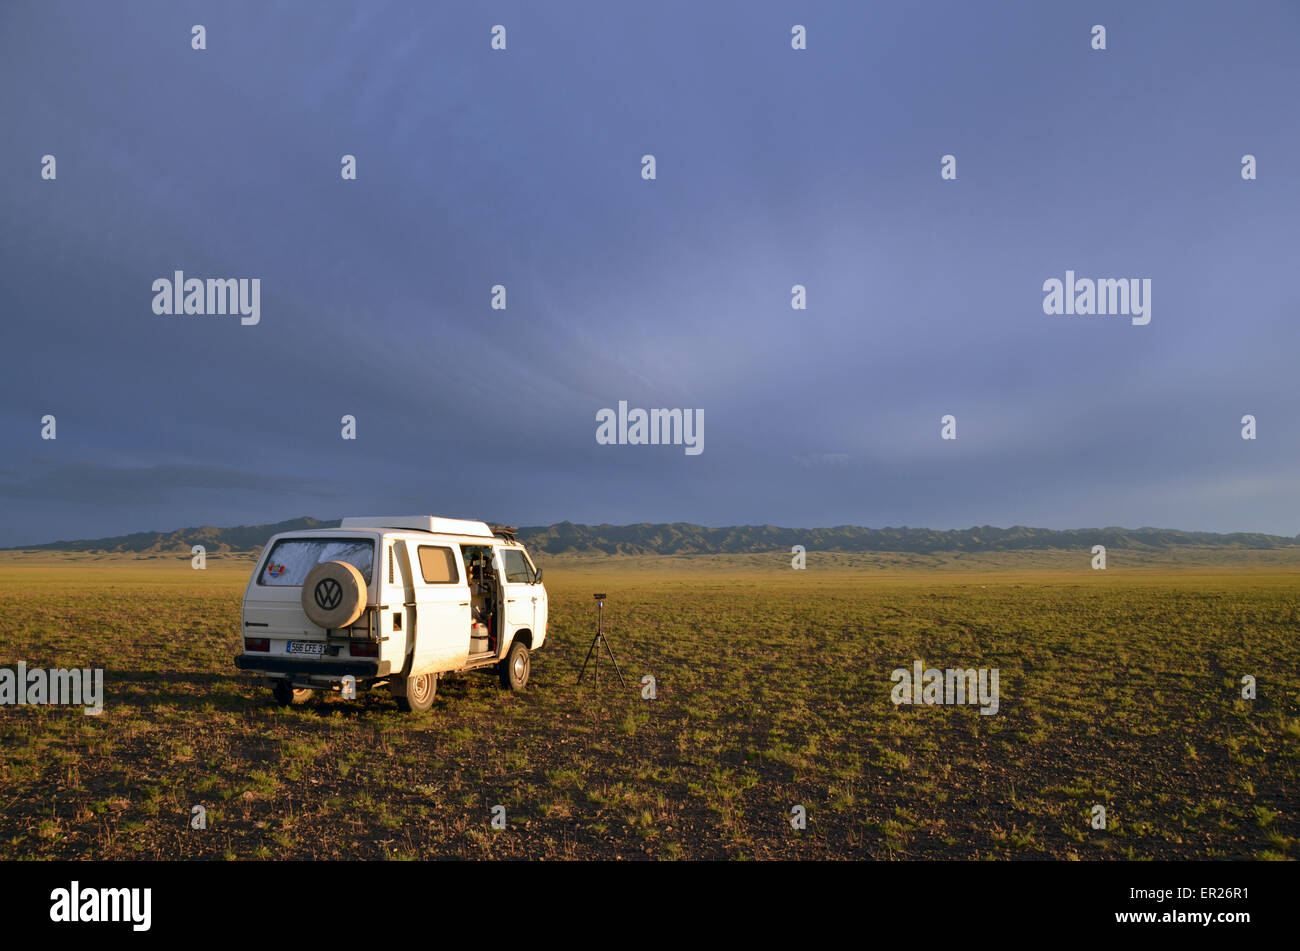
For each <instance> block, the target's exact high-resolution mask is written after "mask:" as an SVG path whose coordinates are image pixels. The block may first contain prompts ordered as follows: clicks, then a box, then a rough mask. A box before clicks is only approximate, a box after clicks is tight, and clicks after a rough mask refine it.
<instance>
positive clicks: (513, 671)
mask: <svg viewBox="0 0 1300 951" xmlns="http://www.w3.org/2000/svg"><path fill="white" fill-rule="evenodd" d="M532 666H533V664H532V659H531V658H530V657H529V656H528V645H527V644H525V643H523V642H522V641H515V642H514V643H513V644H511V645H510V650H509V651H508V652H507V653H506V659H505V660H503V661H502V662H501V685H502V686H503V687H505V688H507V689H509V690H516V691H518V690H523V689H524V687H525V685H527V683H528V673H529V671H530V670H531V669H532Z"/></svg>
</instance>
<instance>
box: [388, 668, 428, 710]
mask: <svg viewBox="0 0 1300 951" xmlns="http://www.w3.org/2000/svg"><path fill="white" fill-rule="evenodd" d="M437 692H438V675H437V674H419V675H418V676H415V677H407V678H406V691H405V693H402V694H400V695H398V697H397V705H398V706H399V707H401V708H402V709H403V710H405V711H406V712H407V713H424V712H425V711H426V710H428V709H430V708H431V707H432V706H433V697H434V694H436V693H437Z"/></svg>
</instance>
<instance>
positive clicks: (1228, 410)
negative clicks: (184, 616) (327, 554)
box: [0, 2, 1300, 545]
mask: <svg viewBox="0 0 1300 951" xmlns="http://www.w3.org/2000/svg"><path fill="white" fill-rule="evenodd" d="M795 16H796V14H795V13H793V12H791V8H789V7H787V6H785V5H782V4H777V3H757V4H735V5H727V4H721V5H703V6H702V5H698V4H689V3H672V2H667V3H661V4H656V5H655V6H654V7H653V9H650V10H646V11H641V12H638V14H637V15H636V16H635V17H633V16H631V15H630V14H627V13H624V12H623V11H621V10H620V11H614V10H611V9H609V8H608V7H607V6H606V5H603V4H597V3H568V4H562V5H560V6H558V7H555V8H554V9H550V8H548V9H546V10H545V11H541V10H539V9H536V8H535V6H534V5H532V4H522V3H516V4H511V3H506V4H501V5H498V6H497V7H494V9H493V10H492V12H491V14H490V15H487V14H482V13H480V12H479V11H477V10H476V9H474V8H472V7H468V8H465V9H446V8H444V7H443V6H441V5H428V4H415V3H411V4H400V3H399V4H391V5H385V6H375V7H369V6H357V5H355V4H350V3H347V4H344V3H339V4H312V5H310V6H308V5H301V6H296V5H283V6H275V7H267V6H264V5H261V4H232V5H221V6H216V7H214V6H210V5H207V4H196V5H191V6H184V5H182V6H176V5H173V4H165V3H148V2H139V3H131V4H125V5H119V6H114V7H104V6H101V5H95V4H77V3H68V4H58V3H35V2H10V3H6V4H4V5H2V6H0V115H3V116H5V118H6V135H5V137H4V140H3V143H2V144H0V252H2V253H0V320H2V321H3V331H4V345H5V354H6V372H5V373H4V374H0V447H3V449H4V450H5V455H4V460H5V461H4V465H5V466H6V467H7V469H8V470H9V471H8V473H7V474H6V475H4V477H3V479H0V497H3V498H4V499H6V500H8V501H7V503H6V511H5V513H4V515H5V518H4V519H3V521H2V522H0V545H4V544H18V543H22V542H33V541H43V540H48V539H51V538H56V537H88V536H92V535H110V534H121V533H126V532H131V531H136V530H139V529H140V528H141V527H142V526H151V527H156V528H166V527H174V526H183V525H192V524H202V523H207V524H237V523H253V522H272V521H277V520H279V519H282V518H286V517H292V516H297V515H303V514H311V515H316V516H318V517H324V518H330V517H338V516H341V515H347V514H355V513H364V512H374V511H383V510H389V511H395V510H404V511H405V510H409V511H426V512H434V513H438V514H445V515H462V516H473V517H492V518H499V519H501V520H504V521H512V522H515V523H517V524H542V523H547V522H553V521H560V520H564V519H570V520H573V521H580V522H614V523H618V522H641V521H676V520H682V521H696V522H702V523H705V524H713V525H720V524H735V523H762V522H767V523H775V524H785V525H809V526H812V525H834V524H844V523H858V524H865V525H897V524H911V525H923V526H930V527H935V528H949V527H965V526H969V525H974V524H1001V525H1011V524H1032V525H1041V526H1045V527H1052V528H1069V527H1077V526H1083V525H1113V524H1127V525H1140V524H1155V525H1163V526H1169V527H1177V528H1186V529H1208V530H1220V531H1233V530H1245V531H1265V532H1276V533H1279V534H1285V535H1291V534H1294V532H1295V531H1296V528H1297V526H1296V525H1295V524H1294V514H1293V513H1294V511H1295V504H1294V500H1295V496H1296V489H1297V488H1298V487H1300V486H1298V484H1297V476H1296V475H1295V473H1296V472H1297V471H1300V424H1298V423H1297V422H1296V418H1295V416H1294V412H1293V407H1294V396H1293V394H1294V364H1295V357H1296V345H1297V340H1296V331H1295V329H1294V313H1295V305H1296V303H1297V297H1296V293H1295V291H1294V289H1293V283H1292V281H1291V279H1290V275H1291V274H1292V273H1293V272H1294V262H1293V260H1292V258H1293V256H1294V237H1293V232H1294V221H1295V220H1296V218H1297V212H1300V178H1297V177H1296V176H1293V175H1289V174H1287V172H1286V171H1285V169H1286V164H1285V163H1286V161H1288V158H1287V157H1289V156H1291V155H1295V154H1300V141H1297V139H1300V130H1297V128H1296V126H1295V124H1294V123H1285V122H1279V121H1277V116H1278V115H1283V114H1288V113H1287V110H1288V109H1289V108H1290V102H1289V100H1288V99H1286V98H1285V96H1286V93H1285V90H1289V89H1294V88H1296V83H1297V81H1298V80H1300V60H1297V58H1296V57H1295V55H1294V37H1295V35H1296V31H1297V26H1300V24H1298V23H1297V14H1296V11H1295V7H1294V5H1292V4H1287V3H1280V2H1278V3H1269V2H1264V3H1260V4H1257V5H1254V6H1252V12H1251V16H1250V17H1249V18H1246V19H1242V18H1241V17H1240V16H1239V15H1238V14H1236V13H1234V11H1233V10H1231V9H1229V8H1225V7H1222V6H1220V5H1215V4H1209V3H1205V4H1177V5H1174V4H1165V5H1162V4H1143V5H1139V6H1137V7H1133V6H1131V5H1122V4H1115V5H1107V4H1104V3H1103V4H1096V3H1088V4H1082V3H1080V4H1043V5H1031V4H1012V3H1006V4H1003V3H991V4H980V5H972V4H964V3H951V4H924V5H915V4H902V3H899V4H896V5H876V4H872V5H850V4H844V5H826V6H814V7H811V8H808V9H804V10H802V11H801V12H799V13H798V14H797V16H798V17H799V18H800V19H802V20H804V21H805V22H806V25H807V26H808V36H809V48H808V50H806V51H804V52H795V51H793V50H791V49H790V48H789V31H790V26H791V24H792V22H795V21H794V19H792V18H794V17H795ZM497 22H500V23H504V24H506V25H507V26H508V28H509V49H508V50H507V51H506V52H505V53H501V54H499V55H498V54H494V53H493V52H492V51H491V50H490V49H489V48H488V39H489V27H490V26H491V24H492V23H497ZM1096 22H1102V23H1106V24H1107V26H1108V29H1109V34H1110V48H1109V49H1108V50H1106V51H1105V52H1094V51H1092V50H1091V49H1090V48H1089V39H1090V34H1089V32H1088V31H1089V27H1090V26H1091V24H1092V23H1096ZM193 23H204V24H205V25H206V27H207V31H208V49H207V50H205V51H202V52H199V51H194V50H192V49H190V45H189V38H190V33H189V28H190V26H191V25H192V24H193ZM647 152H649V153H654V154H655V155H656V157H657V160H658V173H659V177H658V179H657V180H656V181H654V182H645V181H643V180H642V179H641V177H640V159H641V156H642V155H643V154H645V153H647ZM1246 152H1251V153H1254V154H1257V155H1258V157H1259V159H1260V169H1261V174H1260V179H1259V180H1258V181H1255V182H1249V183H1247V182H1243V181H1242V180H1241V178H1240V175H1239V172H1238V168H1239V162H1240V157H1241V155H1242V154H1243V153H1246ZM46 153H52V154H54V155H56V157H57V160H58V179H57V180H56V181H53V182H50V181H42V180H40V177H39V161H40V157H41V156H42V155H44V154H46ZM948 153H953V154H955V155H956V156H957V160H958V179H957V180H956V181H953V182H944V181H941V180H940V178H939V159H940V156H942V155H944V154H948ZM344 154H352V155H355V156H356V158H357V168H358V178H357V180H356V181H350V182H345V181H343V180H341V179H340V177H339V168H340V165H339V162H340V158H341V156H343V155H344ZM176 269H181V270H184V271H185V273H186V274H187V275H188V276H193V277H199V278H249V279H252V278H257V279H260V281H261V285H260V286H261V292H262V296H261V317H262V319H261V322H260V323H259V324H258V325H257V326H255V327H242V326H240V325H239V321H238V319H237V318H234V319H228V318H219V317H158V316H155V315H154V314H153V313H152V309H151V301H152V298H153V292H152V290H151V285H152V282H153V281H154V280H155V279H157V278H163V277H170V276H171V275H172V273H173V271H174V270H176ZM1067 269H1072V270H1074V271H1076V272H1078V273H1079V274H1080V275H1086V276H1090V277H1139V278H1150V279H1151V281H1152V288H1153V302H1152V321H1151V323H1150V325H1148V326H1145V327H1134V326H1131V325H1130V324H1129V323H1128V322H1127V321H1112V320H1108V319H1094V318H1066V317H1048V316H1046V315H1045V314H1044V313H1043V311H1042V301H1043V291H1042V290H1041V288H1042V284H1043V282H1044V281H1045V280H1047V279H1049V278H1061V277H1062V276H1063V275H1064V273H1065V271H1066V270H1067ZM497 283H501V284H504V285H506V287H507V289H508V308H507V309H506V310H504V311H494V310H492V309H491V308H490V307H489V300H490V288H491V287H492V286H493V285H494V284H497ZM796 283H800V284H803V285H805V286H806V287H807V289H808V309H807V310H806V311H795V310H792V309H791V308H790V293H791V290H790V289H791V286H792V285H793V284H796ZM619 400H626V401H628V403H629V405H631V406H640V407H662V408H674V407H675V408H681V409H694V408H698V409H702V410H704V414H705V446H706V449H705V451H704V453H703V454H702V455H700V456H697V457H689V456H685V455H684V454H683V453H682V452H681V450H680V448H674V447H661V446H597V445H596V443H595V430H596V413H597V411H599V410H600V409H602V408H605V407H614V406H617V404H618V401H619ZM949 413H951V414H953V415H955V416H956V418H957V421H958V433H959V438H958V439H957V440H956V441H955V442H946V443H945V442H941V441H940V440H939V438H938V437H939V425H940V424H939V421H940V418H941V417H942V416H943V415H945V414H949ZM1247 413H1249V414H1253V415H1254V416H1256V418H1257V419H1258V421H1259V433H1260V438H1259V439H1258V440H1256V441H1254V442H1247V441H1244V440H1242V439H1240V437H1239V430H1240V425H1241V424H1240V419H1241V417H1242V415H1244V414H1247ZM46 414H52V415H55V416H56V417H57V419H58V439H57V440H55V441H52V442H46V441H42V440H41V439H40V431H41V425H40V420H41V418H42V417H43V416H44V415H46ZM344 415H353V416H355V417H356V419H357V439H356V440H352V441H349V440H343V439H341V438H340V429H341V422H340V420H341V418H342V417H343V416H344ZM34 456H42V457H44V458H46V459H48V460H49V461H48V462H45V463H37V462H33V461H31V460H32V459H33V457H34ZM331 493H335V494H332V495H331Z"/></svg>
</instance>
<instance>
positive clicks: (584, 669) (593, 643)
mask: <svg viewBox="0 0 1300 951" xmlns="http://www.w3.org/2000/svg"><path fill="white" fill-rule="evenodd" d="M595 649H596V638H594V637H593V638H592V639H591V646H590V647H588V648H587V659H586V660H584V661H583V662H582V671H581V672H580V673H579V674H578V683H582V678H583V677H585V676H586V674H587V661H589V660H591V652H592V651H594V650H595ZM596 668H597V670H599V669H600V655H599V654H597V655H596ZM597 677H598V678H599V674H597Z"/></svg>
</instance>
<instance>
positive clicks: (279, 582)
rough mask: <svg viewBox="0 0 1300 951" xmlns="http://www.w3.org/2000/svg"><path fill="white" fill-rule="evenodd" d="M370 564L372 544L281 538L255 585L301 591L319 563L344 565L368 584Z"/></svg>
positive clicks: (360, 540) (359, 540)
mask: <svg viewBox="0 0 1300 951" xmlns="http://www.w3.org/2000/svg"><path fill="white" fill-rule="evenodd" d="M374 560H375V543H374V541H373V540H371V539H369V538H282V539H280V540H279V541H278V542H276V543H275V547H274V548H272V549H271V555H270V557H269V558H267V559H266V564H264V565H263V566H262V573H261V574H260V575H259V576H258V578H257V583H258V584H267V585H276V586H285V587H294V586H297V587H302V583H303V582H304V581H306V580H307V574H308V573H309V572H310V571H311V570H312V569H313V568H315V567H316V566H317V565H319V564H320V563H321V562H322V561H346V562H347V563H348V564H349V565H352V566H353V567H355V568H356V569H357V571H359V572H361V576H362V577H363V578H365V579H366V584H370V568H371V566H372V565H373V564H374Z"/></svg>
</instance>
